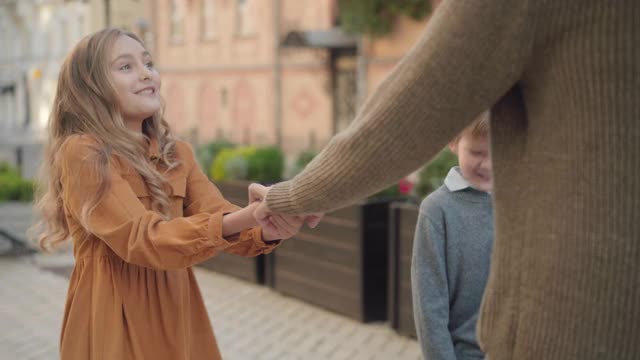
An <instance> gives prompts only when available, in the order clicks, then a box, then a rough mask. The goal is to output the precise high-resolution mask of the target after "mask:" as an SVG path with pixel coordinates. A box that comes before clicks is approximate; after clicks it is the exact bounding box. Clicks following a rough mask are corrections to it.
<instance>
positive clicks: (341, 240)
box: [267, 201, 389, 322]
mask: <svg viewBox="0 0 640 360" xmlns="http://www.w3.org/2000/svg"><path fill="white" fill-rule="evenodd" d="M388 211H389V202H388V201H370V202H367V203H361V204H358V205H353V206H349V207H346V208H343V209H341V210H338V211H335V212H332V213H329V214H327V215H325V217H324V219H323V220H322V222H321V223H320V224H319V225H318V227H316V228H315V229H309V228H307V227H304V228H303V230H302V231H301V232H300V233H299V234H298V235H296V236H295V237H294V238H292V239H290V240H287V241H286V242H285V243H284V244H283V245H281V246H280V247H279V248H278V249H277V250H276V251H275V252H274V253H273V254H272V255H271V256H269V257H267V283H268V284H269V285H271V286H272V287H273V288H275V289H276V290H277V291H279V292H281V293H283V294H286V295H289V296H292V297H296V298H299V299H302V300H304V301H307V302H309V303H312V304H315V305H317V306H320V307H323V308H325V309H328V310H331V311H334V312H336V313H339V314H342V315H345V316H348V317H350V318H352V319H355V320H358V321H362V322H368V321H380V320H386V319H387V268H388V264H387V262H388V255H387V250H388V233H389V231H388Z"/></svg>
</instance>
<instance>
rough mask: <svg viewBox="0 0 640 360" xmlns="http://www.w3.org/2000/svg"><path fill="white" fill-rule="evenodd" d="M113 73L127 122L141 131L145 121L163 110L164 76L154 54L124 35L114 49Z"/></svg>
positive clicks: (112, 56)
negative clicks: (154, 64)
mask: <svg viewBox="0 0 640 360" xmlns="http://www.w3.org/2000/svg"><path fill="white" fill-rule="evenodd" d="M109 70H110V73H111V77H112V79H113V83H114V85H115V87H116V92H117V98H118V105H119V107H120V111H121V115H122V117H123V119H124V121H125V123H126V124H127V126H130V127H131V128H134V129H140V124H141V122H142V121H143V120H144V119H146V118H148V117H150V116H151V115H153V114H154V113H155V112H157V111H158V110H160V107H161V102H160V74H159V73H158V71H157V70H156V69H155V67H154V66H153V61H152V59H151V54H149V52H148V51H147V50H146V49H145V48H144V47H143V46H142V45H141V44H140V43H139V42H138V41H136V40H135V39H133V38H131V37H129V36H126V35H122V36H120V37H119V38H118V39H117V40H116V42H115V44H114V45H113V48H112V49H111V58H110V60H109Z"/></svg>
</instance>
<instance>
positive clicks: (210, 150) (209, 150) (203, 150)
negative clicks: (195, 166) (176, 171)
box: [196, 140, 234, 171]
mask: <svg viewBox="0 0 640 360" xmlns="http://www.w3.org/2000/svg"><path fill="white" fill-rule="evenodd" d="M233 147H234V145H233V144H232V143H230V142H228V141H226V140H218V141H212V142H210V143H207V144H204V145H201V146H200V147H198V149H197V150H196V158H197V159H198V163H199V164H200V168H201V169H202V170H203V171H207V170H208V169H211V165H212V164H213V162H214V161H215V158H216V156H217V155H218V153H219V152H220V151H221V150H222V149H230V148H233Z"/></svg>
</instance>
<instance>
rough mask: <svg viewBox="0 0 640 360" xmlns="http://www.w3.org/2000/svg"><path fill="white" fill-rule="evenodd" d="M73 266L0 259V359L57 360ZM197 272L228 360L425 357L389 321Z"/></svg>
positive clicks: (63, 261)
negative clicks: (352, 315) (348, 314)
mask: <svg viewBox="0 0 640 360" xmlns="http://www.w3.org/2000/svg"><path fill="white" fill-rule="evenodd" d="M71 261H72V259H71V258H70V257H69V255H68V254H63V255H58V256H53V257H47V256H44V255H33V256H24V257H19V258H10V257H0V283H1V284H2V287H1V289H2V291H1V294H0V324H2V328H1V329H2V333H0V359H2V360H5V359H6V360H15V359H25V360H27V359H34V360H35V359H38V360H40V359H42V360H47V359H57V358H58V353H57V351H58V350H57V346H58V335H59V331H60V324H61V317H62V313H63V310H64V301H65V296H66V291H67V284H68V280H67V277H65V276H61V275H60V274H65V273H66V269H68V266H69V265H70V264H71V263H70V262H71ZM46 269H52V270H55V272H52V271H49V270H46ZM59 270H62V271H59ZM195 272H196V276H197V278H198V281H199V284H200V287H201V290H202V294H203V297H204V299H205V304H206V306H207V310H208V311H209V316H210V318H211V322H212V324H213V327H214V330H215V332H216V336H217V339H218V343H219V346H220V349H221V351H222V355H223V357H224V358H225V359H227V360H254V359H255V360H261V359H265V360H271V359H273V360H275V359H283V360H287V359H304V360H307V359H318V360H320V359H322V360H325V359H327V360H334V359H335V360H338V359H350V360H351V359H380V360H382V359H394V360H395V359H398V360H402V359H420V358H421V357H420V349H419V346H418V344H417V343H416V341H415V340H413V339H409V338H406V337H403V336H400V335H398V334H396V333H395V332H394V331H392V330H391V329H390V328H389V327H387V326H386V324H367V325H365V324H361V323H359V322H356V321H353V320H350V319H348V318H344V317H342V316H339V315H336V314H333V313H330V312H327V311H324V310H322V309H319V308H317V307H314V306H312V305H309V304H307V303H304V302H302V301H298V300H295V299H292V298H288V297H285V296H282V295H279V294H278V293H276V292H275V291H273V290H271V289H269V288H267V287H264V286H259V285H255V284H250V283H246V282H244V281H241V280H236V279H234V278H231V277H227V276H225V275H221V274H218V273H214V272H210V271H208V270H204V269H200V268H196V270H195ZM240 335H241V336H240Z"/></svg>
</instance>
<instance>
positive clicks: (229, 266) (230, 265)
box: [200, 181, 265, 284]
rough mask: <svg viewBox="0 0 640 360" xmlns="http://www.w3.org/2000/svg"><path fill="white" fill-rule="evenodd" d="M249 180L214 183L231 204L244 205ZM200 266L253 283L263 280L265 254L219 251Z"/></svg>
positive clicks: (245, 203) (262, 282)
mask: <svg viewBox="0 0 640 360" xmlns="http://www.w3.org/2000/svg"><path fill="white" fill-rule="evenodd" d="M249 184H250V182H247V181H234V182H223V183H216V186H217V187H218V189H220V192H222V195H223V196H224V197H225V199H227V200H228V201H230V202H231V203H232V204H235V205H238V206H246V205H247V202H248V190H247V188H248V187H249ZM200 266H202V267H204V268H207V269H209V270H213V271H216V272H219V273H222V274H226V275H230V276H234V277H237V278H240V279H243V280H246V281H250V282H253V283H258V284H264V282H265V275H264V274H265V272H264V268H265V256H264V255H260V256H257V257H253V258H247V257H242V256H238V255H232V254H227V253H220V254H218V255H216V256H215V257H213V258H211V259H209V260H206V261H204V262H202V263H201V264H200Z"/></svg>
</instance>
